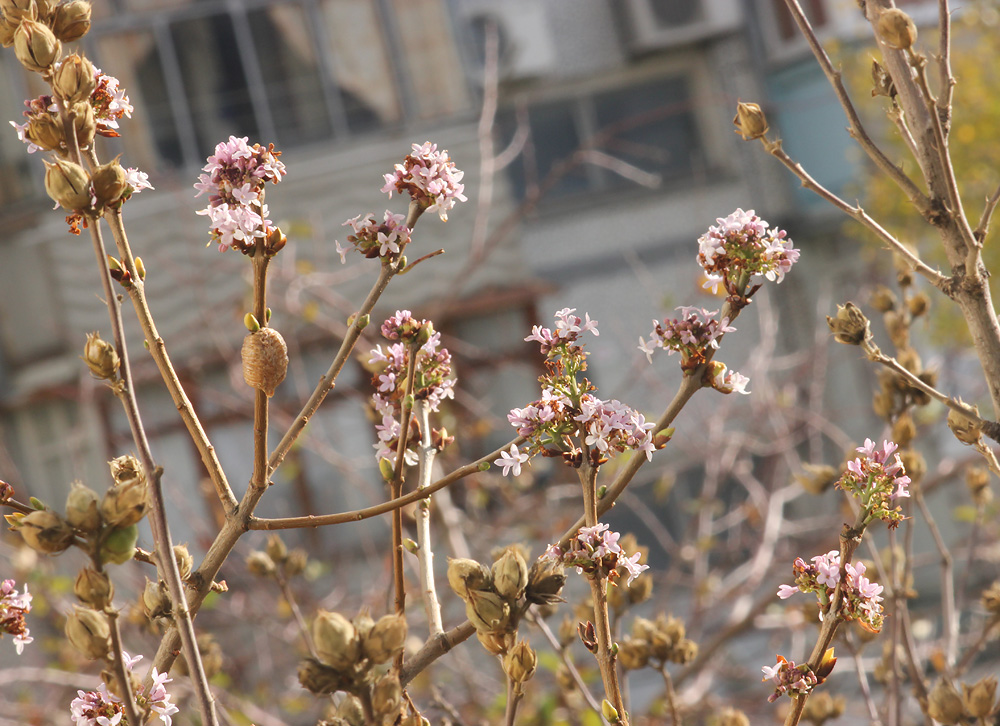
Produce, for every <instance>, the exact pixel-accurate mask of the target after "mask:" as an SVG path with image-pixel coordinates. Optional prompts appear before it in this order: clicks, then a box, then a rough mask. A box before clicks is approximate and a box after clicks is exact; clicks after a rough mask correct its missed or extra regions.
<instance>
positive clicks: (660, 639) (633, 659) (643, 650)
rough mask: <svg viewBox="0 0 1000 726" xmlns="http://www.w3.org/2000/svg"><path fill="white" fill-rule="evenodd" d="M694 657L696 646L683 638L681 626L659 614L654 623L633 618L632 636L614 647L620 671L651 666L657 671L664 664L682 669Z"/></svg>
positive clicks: (673, 619)
mask: <svg viewBox="0 0 1000 726" xmlns="http://www.w3.org/2000/svg"><path fill="white" fill-rule="evenodd" d="M697 656H698V644H697V643H696V642H694V641H693V640H691V639H690V638H688V637H687V635H686V630H685V627H684V622H683V621H682V620H680V619H679V618H675V617H674V616H672V615H667V614H665V613H660V614H659V615H657V616H656V620H648V619H647V618H636V619H635V621H634V622H633V623H632V634H631V635H629V636H626V637H625V639H624V640H623V641H622V642H621V643H620V644H619V646H618V658H619V660H620V661H621V664H622V667H623V668H626V669H628V670H638V669H639V668H644V667H645V666H647V665H648V664H649V663H650V662H653V663H654V664H655V666H656V668H657V669H661V668H663V666H665V665H666V664H667V663H677V664H679V665H686V664H687V663H690V662H691V661H693V660H694V659H695V658H696V657H697Z"/></svg>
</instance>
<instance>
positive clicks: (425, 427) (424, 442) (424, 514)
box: [397, 401, 444, 637]
mask: <svg viewBox="0 0 1000 726" xmlns="http://www.w3.org/2000/svg"><path fill="white" fill-rule="evenodd" d="M428 409H429V407H428V405H427V402H426V401H417V402H416V403H415V404H414V410H415V412H416V416H417V420H418V421H419V422H420V436H421V440H420V447H419V449H418V451H417V458H418V467H417V491H419V490H421V489H426V488H427V486H428V485H430V483H431V469H432V467H433V465H434V456H435V454H436V453H437V449H435V448H434V445H433V443H432V440H431V425H430V413H429V410H428ZM397 511H398V510H397ZM416 522H417V563H418V569H419V571H420V592H421V595H422V596H423V601H424V611H425V612H426V613H427V623H428V627H429V628H430V635H431V636H432V637H433V636H435V635H438V634H440V633H443V632H444V624H443V622H442V620H441V603H440V602H439V601H438V596H437V586H436V585H435V583H434V550H433V548H432V546H431V512H430V497H428V498H427V499H424V500H423V501H421V502H420V503H419V504H417V512H416Z"/></svg>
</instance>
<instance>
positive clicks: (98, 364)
mask: <svg viewBox="0 0 1000 726" xmlns="http://www.w3.org/2000/svg"><path fill="white" fill-rule="evenodd" d="M80 357H81V358H82V359H83V362H84V363H86V364H87V367H88V368H89V369H90V372H91V373H93V374H94V375H95V376H96V377H97V378H101V379H103V380H106V381H112V380H114V379H115V378H117V377H118V366H119V365H120V363H121V361H120V360H119V359H118V353H117V351H115V347H114V346H113V345H111V343H109V342H107V341H106V340H102V339H101V337H100V335H99V334H98V333H97V332H93V333H87V342H86V344H85V345H84V346H83V355H82V356H80Z"/></svg>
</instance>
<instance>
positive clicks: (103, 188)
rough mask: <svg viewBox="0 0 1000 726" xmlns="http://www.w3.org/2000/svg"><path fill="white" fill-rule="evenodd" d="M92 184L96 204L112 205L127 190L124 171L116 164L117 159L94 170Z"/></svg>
mask: <svg viewBox="0 0 1000 726" xmlns="http://www.w3.org/2000/svg"><path fill="white" fill-rule="evenodd" d="M92 181H93V184H94V196H96V197H97V203H98V204H99V205H101V204H114V203H115V202H117V201H118V200H119V199H121V198H122V195H123V194H124V193H125V190H126V189H128V181H127V180H126V178H125V169H123V168H122V165H121V164H119V163H118V159H112V160H111V161H109V162H108V163H107V164H101V165H100V166H99V167H97V168H96V169H94V174H93V177H92Z"/></svg>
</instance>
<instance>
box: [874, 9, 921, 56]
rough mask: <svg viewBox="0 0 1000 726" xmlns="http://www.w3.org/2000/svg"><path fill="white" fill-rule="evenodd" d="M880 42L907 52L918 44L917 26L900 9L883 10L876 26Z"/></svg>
mask: <svg viewBox="0 0 1000 726" xmlns="http://www.w3.org/2000/svg"><path fill="white" fill-rule="evenodd" d="M875 32H876V33H877V34H878V37H879V40H881V41H882V42H883V43H885V44H886V45H887V46H889V47H890V48H892V49H893V50H906V49H907V48H910V47H912V46H913V44H914V43H916V42H917V25H916V23H914V22H913V18H911V17H910V16H909V15H907V14H906V13H905V12H903V11H902V10H900V9H899V8H887V9H885V10H882V12H881V14H880V15H879V17H878V22H877V23H876V24H875Z"/></svg>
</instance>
